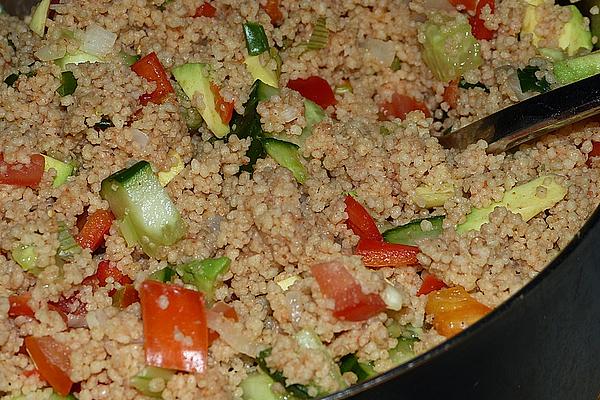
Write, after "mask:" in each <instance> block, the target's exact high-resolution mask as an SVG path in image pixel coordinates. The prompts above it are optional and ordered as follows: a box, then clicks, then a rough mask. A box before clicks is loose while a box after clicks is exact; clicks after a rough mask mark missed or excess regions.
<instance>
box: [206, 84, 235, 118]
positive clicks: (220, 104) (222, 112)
mask: <svg viewBox="0 0 600 400" xmlns="http://www.w3.org/2000/svg"><path fill="white" fill-rule="evenodd" d="M210 90H211V92H213V95H214V96H215V106H216V108H217V112H218V113H219V116H220V117H221V121H223V123H224V124H225V125H227V124H229V121H231V117H232V116H233V102H227V101H225V100H224V99H223V97H222V96H221V90H220V89H219V87H218V86H217V85H215V84H214V83H212V82H211V84H210Z"/></svg>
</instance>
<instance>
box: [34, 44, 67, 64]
mask: <svg viewBox="0 0 600 400" xmlns="http://www.w3.org/2000/svg"><path fill="white" fill-rule="evenodd" d="M66 53H67V50H66V49H65V47H64V46H53V45H48V46H44V47H41V48H40V49H39V50H38V51H36V52H35V56H36V57H37V58H39V59H40V60H41V61H54V60H58V59H59V58H63V57H64V56H65V54H66Z"/></svg>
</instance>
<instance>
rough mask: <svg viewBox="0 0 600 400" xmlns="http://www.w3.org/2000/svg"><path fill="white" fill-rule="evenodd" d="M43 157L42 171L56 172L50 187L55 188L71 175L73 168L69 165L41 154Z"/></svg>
mask: <svg viewBox="0 0 600 400" xmlns="http://www.w3.org/2000/svg"><path fill="white" fill-rule="evenodd" d="M43 156H44V171H49V170H51V169H53V170H54V171H56V176H55V177H54V181H53V182H52V187H54V188H57V187H59V186H61V185H62V184H64V183H65V182H66V181H67V178H69V177H70V176H71V175H72V174H73V170H74V169H75V166H74V165H73V164H71V163H66V162H63V161H59V160H57V159H56V158H52V157H50V156H47V155H45V154H43Z"/></svg>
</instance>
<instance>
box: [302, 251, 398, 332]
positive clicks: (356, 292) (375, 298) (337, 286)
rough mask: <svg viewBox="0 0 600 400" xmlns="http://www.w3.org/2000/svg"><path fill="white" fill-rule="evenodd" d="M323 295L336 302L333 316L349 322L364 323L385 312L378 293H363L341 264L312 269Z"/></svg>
mask: <svg viewBox="0 0 600 400" xmlns="http://www.w3.org/2000/svg"><path fill="white" fill-rule="evenodd" d="M310 270H311V271H312V274H313V276H314V277H315V279H316V280H317V283H318V284H319V288H320V289H321V292H322V293H323V295H324V296H325V297H327V298H329V299H332V300H333V301H334V302H335V309H334V312H333V316H334V317H336V318H339V319H345V320H348V321H364V320H366V319H369V318H371V317H372V316H374V315H377V314H379V313H380V312H382V311H383V310H385V308H386V306H385V303H384V302H383V300H382V298H381V296H379V295H378V294H377V293H369V294H365V293H363V291H362V289H361V287H360V284H359V283H358V282H357V281H356V279H354V277H353V276H352V275H351V274H350V272H348V270H347V269H346V267H345V266H344V265H342V264H341V263H339V262H335V261H333V262H326V263H321V264H315V265H313V266H312V267H310Z"/></svg>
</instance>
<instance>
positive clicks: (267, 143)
mask: <svg viewBox="0 0 600 400" xmlns="http://www.w3.org/2000/svg"><path fill="white" fill-rule="evenodd" d="M261 141H262V144H263V146H264V148H265V151H266V152H267V154H268V155H270V156H271V157H273V159H274V160H275V161H277V163H278V164H279V165H281V166H282V167H284V168H287V169H289V170H290V171H291V172H292V174H293V175H294V178H296V180H297V181H298V182H299V183H304V182H306V179H307V178H308V171H307V170H306V167H305V166H304V164H302V162H301V161H300V154H299V152H298V146H297V145H295V144H293V143H290V142H284V141H282V140H278V139H272V138H265V139H262V140H261Z"/></svg>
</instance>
